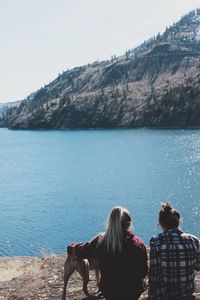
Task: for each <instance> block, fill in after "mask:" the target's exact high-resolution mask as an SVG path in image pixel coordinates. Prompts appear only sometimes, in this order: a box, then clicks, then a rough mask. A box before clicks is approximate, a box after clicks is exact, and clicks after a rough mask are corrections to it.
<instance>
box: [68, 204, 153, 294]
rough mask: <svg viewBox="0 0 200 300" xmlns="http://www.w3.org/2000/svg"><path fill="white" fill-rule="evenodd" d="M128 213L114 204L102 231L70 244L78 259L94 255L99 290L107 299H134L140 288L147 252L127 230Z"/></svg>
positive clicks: (139, 240)
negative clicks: (96, 263)
mask: <svg viewBox="0 0 200 300" xmlns="http://www.w3.org/2000/svg"><path fill="white" fill-rule="evenodd" d="M130 226H131V216H130V213H129V211H128V210H127V209H126V208H123V207H121V206H117V207H114V208H113V209H112V210H111V212H110V215H109V219H108V224H107V228H106V231H105V233H103V234H99V235H98V236H96V237H95V238H94V239H93V240H91V241H90V242H86V243H79V244H71V245H69V246H68V253H69V254H70V253H71V252H72V251H73V253H74V252H75V255H76V256H77V257H78V258H97V259H98V260H99V269H100V273H101V279H100V289H101V291H102V293H103V295H104V296H105V298H106V299H107V300H122V299H123V300H136V299H138V298H139V297H140V295H141V293H142V291H143V278H144V277H145V276H146V274H147V271H148V267H147V252H146V247H145V245H144V243H143V242H142V240H141V239H140V238H138V237H136V236H135V235H134V233H133V232H132V231H130V230H129V228H130Z"/></svg>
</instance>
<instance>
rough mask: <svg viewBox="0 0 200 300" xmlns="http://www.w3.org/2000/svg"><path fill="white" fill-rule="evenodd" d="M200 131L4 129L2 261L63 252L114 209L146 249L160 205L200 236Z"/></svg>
mask: <svg viewBox="0 0 200 300" xmlns="http://www.w3.org/2000/svg"><path fill="white" fill-rule="evenodd" d="M199 188H200V131H198V130H196V131H195V130H147V129H130V130H85V131H84V130H82V131H10V130H7V129H0V236H1V238H0V255H1V256H5V255H40V254H41V253H43V252H45V253H49V252H56V253H61V252H63V251H65V249H66V245H67V244H68V243H69V242H72V241H84V240H87V239H90V238H91V237H92V236H93V235H94V234H96V233H98V232H101V231H103V230H104V224H105V222H106V217H107V214H108V212H109V211H110V209H111V208H112V206H114V205H123V206H125V207H127V208H128V209H129V210H130V212H131V213H132V215H133V219H134V230H135V232H136V233H137V234H138V235H139V236H141V237H142V238H143V240H144V241H145V242H146V243H148V241H149V238H150V237H151V236H152V235H153V234H155V233H156V232H158V231H160V228H159V227H158V226H157V215H158V211H159V208H160V203H161V202H162V201H164V200H167V201H170V202H171V203H172V204H173V205H174V206H175V207H177V208H178V209H179V210H180V212H181V213H182V215H183V220H182V228H183V229H184V230H185V231H187V232H191V233H193V234H195V235H199V236H200V218H199V212H200V201H199V199H200V193H199V191H200V189H199Z"/></svg>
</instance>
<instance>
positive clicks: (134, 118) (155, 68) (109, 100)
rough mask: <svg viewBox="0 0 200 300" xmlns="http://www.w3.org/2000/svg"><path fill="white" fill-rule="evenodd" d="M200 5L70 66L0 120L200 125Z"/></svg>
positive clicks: (37, 125)
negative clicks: (108, 55)
mask: <svg viewBox="0 0 200 300" xmlns="http://www.w3.org/2000/svg"><path fill="white" fill-rule="evenodd" d="M199 113H200V9H197V10H195V11H192V12H190V13H189V14H187V15H186V16H183V17H182V18H181V20H180V21H179V22H177V23H174V24H173V25H172V26H170V27H169V28H167V29H166V31H165V32H164V33H163V34H162V35H160V34H158V35H157V36H156V37H154V38H151V39H150V40H148V41H146V42H144V43H143V44H142V45H140V46H139V47H137V48H135V49H132V50H129V51H126V53H125V55H123V56H120V57H115V58H112V60H110V61H101V62H94V63H92V64H88V65H86V66H82V67H77V68H74V69H72V70H67V71H65V72H63V73H62V74H60V75H59V76H58V77H57V78H56V79H55V80H54V81H52V82H51V83H49V84H48V85H46V86H44V87H43V88H41V89H40V90H38V91H37V92H36V93H34V94H33V96H32V97H27V99H25V100H24V101H22V102H21V105H20V106H19V107H14V108H11V109H10V110H9V111H7V113H5V114H4V116H3V118H2V119H1V121H0V125H1V126H4V127H9V128H15V129H66V128H110V127H113V128H114V127H124V128H126V127H141V126H148V127H188V126H192V127H195V126H200V117H199Z"/></svg>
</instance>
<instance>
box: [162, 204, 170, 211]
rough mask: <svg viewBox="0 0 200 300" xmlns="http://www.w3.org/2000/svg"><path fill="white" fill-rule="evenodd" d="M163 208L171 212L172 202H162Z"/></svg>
mask: <svg viewBox="0 0 200 300" xmlns="http://www.w3.org/2000/svg"><path fill="white" fill-rule="evenodd" d="M162 210H163V211H166V212H171V210H172V206H171V204H170V203H168V202H167V203H163V204H162Z"/></svg>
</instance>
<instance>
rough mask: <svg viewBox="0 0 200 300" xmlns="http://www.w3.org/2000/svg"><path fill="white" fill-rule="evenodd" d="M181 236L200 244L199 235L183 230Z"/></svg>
mask: <svg viewBox="0 0 200 300" xmlns="http://www.w3.org/2000/svg"><path fill="white" fill-rule="evenodd" d="M181 236H182V238H183V239H185V240H189V241H193V242H195V243H196V244H198V245H199V244H200V240H199V238H198V237H197V236H195V235H193V234H190V233H186V232H182V234H181Z"/></svg>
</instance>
